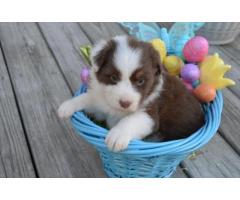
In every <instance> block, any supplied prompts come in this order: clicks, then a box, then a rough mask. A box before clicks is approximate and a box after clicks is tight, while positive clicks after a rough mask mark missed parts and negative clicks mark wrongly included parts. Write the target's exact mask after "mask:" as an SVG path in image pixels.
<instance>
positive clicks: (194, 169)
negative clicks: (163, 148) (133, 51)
mask: <svg viewBox="0 0 240 200" xmlns="http://www.w3.org/2000/svg"><path fill="white" fill-rule="evenodd" d="M106 25H107V27H105V26H106ZM80 26H81V28H82V29H83V30H84V31H85V33H86V34H87V35H88V37H89V38H90V40H92V41H93V42H96V41H98V40H99V39H108V38H110V37H112V36H115V35H122V34H126V33H125V31H123V30H122V29H121V28H119V26H118V25H116V24H112V25H111V24H106V23H94V24H92V23H90V24H85V23H80ZM110 26H112V28H110ZM114 29H115V31H114ZM108 30H111V31H108ZM211 50H212V51H214V50H216V51H217V52H218V48H217V47H213V48H212V49H211ZM224 59H225V58H224ZM226 62H227V61H226ZM232 65H233V64H232ZM234 65H236V63H234ZM234 65H233V66H234ZM235 78H236V77H235ZM226 92H227V91H226ZM228 97H229V98H230V99H232V98H234V96H232V95H230V96H228ZM231 102H232V100H231V101H230V104H231ZM225 104H227V105H228V104H229V102H226V103H225ZM233 105H235V106H237V104H235V103H234V104H233ZM225 107H226V106H225ZM232 111H233V109H229V110H228V111H227V110H224V113H223V115H224V117H225V116H227V115H228V113H231V112H232ZM230 115H231V114H230ZM224 117H223V121H225V126H226V130H224V131H222V132H223V134H224V135H232V133H231V131H229V127H228V123H229V120H227V119H226V118H224ZM238 119H239V118H238V117H237V118H235V120H238ZM234 123H235V121H234ZM235 125H236V124H235ZM238 126H239V125H238ZM238 126H234V127H238ZM222 127H224V125H222ZM232 129H234V128H232ZM237 130H238V129H236V132H237ZM234 135H235V137H234V136H231V137H230V136H229V138H232V137H233V139H232V140H234V139H236V138H237V139H236V140H235V141H236V143H238V144H240V143H239V142H237V140H239V139H240V137H239V134H238V135H237V134H234ZM215 141H217V142H215ZM229 141H230V139H229ZM218 142H219V143H218ZM234 146H237V145H234ZM238 146H239V145H238ZM208 149H210V150H211V154H209V153H208V152H209V150H208ZM223 149H224V150H226V152H228V153H230V154H231V156H229V157H230V159H227V158H226V155H225V153H224V152H221V151H224V150H223ZM197 154H198V152H197ZM201 154H202V156H201V157H198V156H196V158H195V160H194V161H192V160H186V161H184V162H183V165H184V167H185V168H186V169H187V170H188V174H189V175H190V176H192V177H199V176H201V177H234V176H236V175H238V176H240V171H239V169H240V166H239V165H236V163H238V164H239V157H238V155H237V154H236V152H235V151H234V150H233V149H232V148H231V146H229V144H228V143H227V142H226V141H225V140H223V139H222V137H221V136H219V135H218V134H216V136H215V137H214V139H213V141H211V142H210V143H209V144H207V145H206V147H205V148H203V149H202V150H201ZM202 157H204V159H205V160H207V161H208V162H201V161H200V160H202ZM212 159H215V160H216V162H212V163H211V165H209V162H210V161H211V160H212ZM219 163H220V164H219ZM226 164H229V165H230V166H231V165H233V166H234V168H233V169H232V168H231V167H225V168H224V169H221V168H219V165H221V166H222V167H223V166H224V165H226Z"/></svg>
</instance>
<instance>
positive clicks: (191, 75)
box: [181, 64, 200, 84]
mask: <svg viewBox="0 0 240 200" xmlns="http://www.w3.org/2000/svg"><path fill="white" fill-rule="evenodd" d="M181 77H182V79H183V80H184V81H186V82H188V83H190V84H192V83H193V82H194V81H196V80H198V79H199V78H200V70H199V68H198V66H197V65H194V64H186V65H184V66H183V67H182V69H181Z"/></svg>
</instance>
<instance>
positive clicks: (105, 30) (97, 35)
mask: <svg viewBox="0 0 240 200" xmlns="http://www.w3.org/2000/svg"><path fill="white" fill-rule="evenodd" d="M80 26H81V28H82V30H83V31H84V32H85V34H86V35H87V36H88V38H89V40H90V41H91V42H92V43H95V42H97V41H99V40H101V39H110V38H111V37H113V36H117V35H124V34H126V32H125V31H124V30H123V29H122V28H121V26H120V25H119V24H118V23H112V22H111V23H103V22H96V23H80Z"/></svg>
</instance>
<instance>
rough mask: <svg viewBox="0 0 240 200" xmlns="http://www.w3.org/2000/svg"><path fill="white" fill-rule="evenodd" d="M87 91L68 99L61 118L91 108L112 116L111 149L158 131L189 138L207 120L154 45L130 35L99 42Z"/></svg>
mask: <svg viewBox="0 0 240 200" xmlns="http://www.w3.org/2000/svg"><path fill="white" fill-rule="evenodd" d="M92 64H93V66H92V68H91V72H90V82H89V88H88V91H87V93H85V94H82V95H80V96H78V97H74V98H73V99H71V100H68V101H66V102H64V103H63V104H62V105H61V106H60V108H59V110H58V114H59V116H60V117H70V116H71V115H72V114H73V113H74V112H75V111H78V110H83V109H84V110H85V111H86V112H87V113H90V114H93V115H95V117H96V118H97V119H98V120H106V122H107V125H108V127H109V128H110V131H109V133H108V135H107V137H106V144H107V146H108V148H109V149H110V150H113V151H120V150H123V149H126V148H127V146H128V144H129V142H130V141H131V140H132V139H143V138H145V137H147V136H149V135H150V134H152V133H153V132H154V133H155V134H158V136H159V138H162V139H164V140H174V139H180V138H184V137H187V136H189V135H190V134H191V133H193V132H194V131H196V130H197V129H199V128H200V127H201V126H202V125H203V123H204V116H203V111H202V109H201V106H200V104H199V102H198V101H197V100H196V99H195V98H194V97H193V96H192V94H190V93H189V91H187V89H186V88H185V86H184V85H183V84H182V82H181V81H180V80H179V79H178V78H176V77H174V76H170V75H169V74H168V73H167V72H166V71H165V70H164V69H163V67H162V66H161V62H160V57H159V54H158V53H157V52H156V51H155V49H154V48H153V47H152V46H151V44H149V43H146V42H142V41H138V40H136V39H134V38H132V37H128V36H117V37H114V38H113V39H111V40H109V41H101V42H99V43H98V44H97V45H96V46H95V47H94V48H93V51H92Z"/></svg>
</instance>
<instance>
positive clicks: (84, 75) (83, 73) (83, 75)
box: [81, 67, 89, 83]
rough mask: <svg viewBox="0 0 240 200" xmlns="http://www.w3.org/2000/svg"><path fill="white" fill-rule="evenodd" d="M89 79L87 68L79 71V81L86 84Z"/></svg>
mask: <svg viewBox="0 0 240 200" xmlns="http://www.w3.org/2000/svg"><path fill="white" fill-rule="evenodd" d="M88 78H89V69H88V68H87V67H84V68H83V69H82V71H81V81H82V82H83V83H87V82H88Z"/></svg>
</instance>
